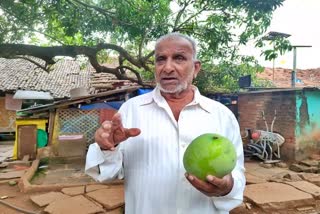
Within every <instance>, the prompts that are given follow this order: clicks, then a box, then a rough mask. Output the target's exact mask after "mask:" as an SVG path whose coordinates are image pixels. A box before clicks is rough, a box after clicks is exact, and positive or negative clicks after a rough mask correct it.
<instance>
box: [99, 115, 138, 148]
mask: <svg viewBox="0 0 320 214" xmlns="http://www.w3.org/2000/svg"><path fill="white" fill-rule="evenodd" d="M140 132H141V131H140V129H138V128H131V129H127V128H123V126H122V121H121V115H120V114H119V113H116V114H115V115H114V116H113V117H112V120H111V121H104V122H103V123H102V125H101V127H100V128H99V129H97V131H96V133H95V135H94V138H95V141H96V142H97V143H98V145H99V146H100V148H101V149H103V150H114V149H115V146H116V145H118V144H119V143H121V142H122V141H125V140H126V139H128V138H129V137H135V136H137V135H139V134H140Z"/></svg>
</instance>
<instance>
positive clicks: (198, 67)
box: [193, 60, 201, 79]
mask: <svg viewBox="0 0 320 214" xmlns="http://www.w3.org/2000/svg"><path fill="white" fill-rule="evenodd" d="M200 70H201V62H200V61H198V60H196V61H195V62H194V74H193V78H194V79H195V78H196V77H197V75H198V73H199V72H200Z"/></svg>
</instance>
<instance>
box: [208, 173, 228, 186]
mask: <svg viewBox="0 0 320 214" xmlns="http://www.w3.org/2000/svg"><path fill="white" fill-rule="evenodd" d="M206 179H207V181H208V182H209V183H211V184H213V185H215V186H216V187H218V188H219V189H222V190H225V189H228V188H229V186H231V183H233V178H232V175H231V174H228V175H226V176H224V177H223V178H218V177H215V176H213V175H208V176H207V177H206ZM232 186H233V184H232Z"/></svg>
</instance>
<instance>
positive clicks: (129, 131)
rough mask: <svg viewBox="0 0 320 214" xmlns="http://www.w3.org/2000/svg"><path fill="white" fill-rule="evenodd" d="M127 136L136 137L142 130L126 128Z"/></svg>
mask: <svg viewBox="0 0 320 214" xmlns="http://www.w3.org/2000/svg"><path fill="white" fill-rule="evenodd" d="M125 132H126V136H127V137H135V136H138V135H139V134H140V133H141V130H140V129H138V128H131V129H125Z"/></svg>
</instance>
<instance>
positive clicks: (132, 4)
mask: <svg viewBox="0 0 320 214" xmlns="http://www.w3.org/2000/svg"><path fill="white" fill-rule="evenodd" d="M283 1H284V0H268V1H263V0H174V1H172V0H157V1H156V0H1V1H0V14H1V13H2V15H1V16H0V57H6V58H14V57H21V56H25V55H28V56H35V57H38V58H41V59H43V60H45V61H46V62H47V64H52V63H54V61H55V57H56V56H71V57H76V56H78V55H84V56H86V57H88V59H89V60H90V62H91V64H92V66H93V67H94V68H95V69H96V70H97V72H108V73H112V74H114V75H116V76H117V78H119V79H130V80H132V81H135V82H138V83H139V84H141V85H143V84H145V83H144V80H145V79H146V78H148V77H149V78H151V77H153V75H152V72H153V59H152V56H153V49H152V47H153V46H152V44H154V43H153V42H154V41H155V40H156V39H157V38H158V37H159V36H161V35H163V34H165V33H168V32H181V33H185V34H188V35H190V36H192V37H193V38H195V39H196V40H197V42H198V47H199V55H198V57H199V58H200V59H201V61H202V62H203V70H204V71H205V72H203V73H206V74H205V75H207V76H208V77H209V76H210V81H212V84H214V85H219V86H220V85H221V87H222V86H224V87H225V86H226V87H228V88H229V89H232V90H233V89H235V87H236V86H235V82H236V81H237V78H238V77H239V76H241V75H244V74H246V73H254V72H256V71H257V70H259V67H257V64H256V62H255V61H254V59H252V58H250V57H249V58H248V57H241V56H239V53H238V49H239V46H240V45H245V44H246V43H247V42H248V41H249V40H252V39H255V38H258V37H259V36H261V35H262V34H263V33H264V32H265V31H266V29H267V27H268V26H269V25H270V21H271V17H272V12H273V11H274V10H275V9H276V8H277V7H279V6H281V5H282V2H283ZM26 38H28V40H27V41H28V44H24V43H25V42H26ZM43 38H45V40H43ZM106 55H108V56H112V57H113V58H114V57H116V59H117V60H118V64H119V66H118V67H117V68H110V67H107V66H105V65H103V64H102V62H103V61H101V58H102V57H103V58H105V57H106ZM247 68H250V69H247ZM128 73H131V74H132V73H133V74H134V77H133V76H132V75H131V76H130V75H128ZM205 75H204V76H205ZM197 82H198V83H199V84H200V82H201V80H200V77H199V79H198V80H197ZM222 84H223V85H222ZM200 85H201V84H200Z"/></svg>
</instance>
